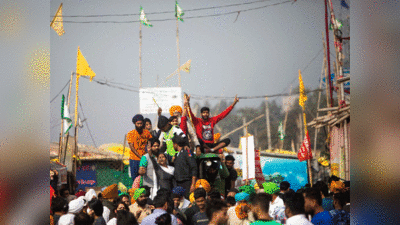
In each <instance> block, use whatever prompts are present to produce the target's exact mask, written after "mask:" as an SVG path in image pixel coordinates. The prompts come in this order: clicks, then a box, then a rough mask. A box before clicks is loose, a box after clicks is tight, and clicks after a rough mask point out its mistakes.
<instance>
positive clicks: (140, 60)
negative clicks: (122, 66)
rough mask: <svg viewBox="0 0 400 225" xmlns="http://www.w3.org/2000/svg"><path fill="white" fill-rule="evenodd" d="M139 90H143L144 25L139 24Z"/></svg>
mask: <svg viewBox="0 0 400 225" xmlns="http://www.w3.org/2000/svg"><path fill="white" fill-rule="evenodd" d="M139 88H142V24H141V23H139Z"/></svg>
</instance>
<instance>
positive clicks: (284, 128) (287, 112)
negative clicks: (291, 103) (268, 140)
mask: <svg viewBox="0 0 400 225" xmlns="http://www.w3.org/2000/svg"><path fill="white" fill-rule="evenodd" d="M291 94H292V85H290V96H291ZM288 114H289V108H287V110H286V112H285V120H284V121H283V133H285V134H286V123H287V118H288ZM292 141H293V140H292ZM284 144H285V139H283V140H282V149H283V145H284Z"/></svg>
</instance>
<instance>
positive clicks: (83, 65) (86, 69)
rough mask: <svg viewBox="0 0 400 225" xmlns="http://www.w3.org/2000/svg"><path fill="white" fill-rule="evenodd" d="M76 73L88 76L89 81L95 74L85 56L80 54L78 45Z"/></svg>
mask: <svg viewBox="0 0 400 225" xmlns="http://www.w3.org/2000/svg"><path fill="white" fill-rule="evenodd" d="M76 73H77V74H78V76H89V77H90V81H92V80H93V77H95V76H96V74H95V73H94V72H93V70H92V69H91V68H90V66H89V64H88V62H87V61H86V59H85V57H84V56H83V55H82V53H81V50H80V49H79V46H78V56H77V59H76Z"/></svg>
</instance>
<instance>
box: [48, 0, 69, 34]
mask: <svg viewBox="0 0 400 225" xmlns="http://www.w3.org/2000/svg"><path fill="white" fill-rule="evenodd" d="M50 27H51V28H53V29H54V30H55V31H56V33H57V34H58V36H61V35H63V34H64V33H65V31H64V26H63V18H62V3H61V4H60V7H58V10H57V12H56V15H55V16H54V17H53V20H52V21H51V23H50Z"/></svg>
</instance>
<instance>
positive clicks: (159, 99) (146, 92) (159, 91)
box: [139, 87, 183, 114]
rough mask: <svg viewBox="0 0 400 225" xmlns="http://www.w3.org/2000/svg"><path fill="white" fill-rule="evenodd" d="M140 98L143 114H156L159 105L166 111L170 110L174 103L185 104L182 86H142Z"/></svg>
mask: <svg viewBox="0 0 400 225" xmlns="http://www.w3.org/2000/svg"><path fill="white" fill-rule="evenodd" d="M153 98H154V99H153ZM139 99H140V113H141V114H153V113H155V114H156V113H157V110H158V106H157V105H159V106H160V107H161V109H162V111H163V112H164V113H166V112H169V108H170V107H171V106H173V105H179V106H182V105H183V101H182V88H180V87H166V88H141V89H139ZM154 101H155V102H156V103H157V104H156V103H155V102H154Z"/></svg>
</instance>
